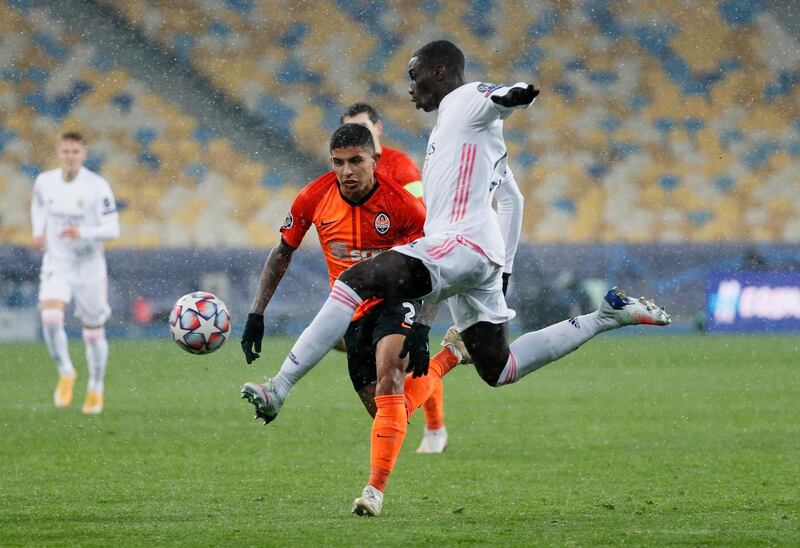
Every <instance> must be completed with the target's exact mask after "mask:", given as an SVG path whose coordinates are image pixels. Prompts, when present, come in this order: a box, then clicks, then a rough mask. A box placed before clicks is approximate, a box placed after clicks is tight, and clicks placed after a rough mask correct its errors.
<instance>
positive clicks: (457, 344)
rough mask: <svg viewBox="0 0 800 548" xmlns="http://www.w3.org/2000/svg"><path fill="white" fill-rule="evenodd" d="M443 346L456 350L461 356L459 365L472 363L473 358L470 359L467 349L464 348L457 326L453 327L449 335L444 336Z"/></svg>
mask: <svg viewBox="0 0 800 548" xmlns="http://www.w3.org/2000/svg"><path fill="white" fill-rule="evenodd" d="M442 346H443V347H445V348H447V347H450V349H451V350H453V349H455V350H457V351H458V353H459V354H461V361H460V362H458V363H460V364H464V363H472V358H470V357H469V352H468V351H467V347H466V346H464V341H462V340H461V335H460V334H459V333H458V331H456V326H454V325H451V326H450V328H449V329H448V330H447V333H445V334H444V338H443V339H442Z"/></svg>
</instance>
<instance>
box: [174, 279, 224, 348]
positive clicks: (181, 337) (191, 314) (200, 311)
mask: <svg viewBox="0 0 800 548" xmlns="http://www.w3.org/2000/svg"><path fill="white" fill-rule="evenodd" d="M169 330H170V332H171V333H172V339H173V340H174V341H175V342H176V343H177V344H178V346H180V347H181V348H183V349H184V350H186V351H187V352H191V353H192V354H210V353H211V352H216V351H217V350H219V349H220V347H221V346H222V345H223V344H224V343H225V341H226V340H227V338H228V335H229V334H230V332H231V315H230V312H228V307H227V306H225V303H224V302H222V300H220V299H219V298H217V297H216V296H214V295H213V294H211V293H208V292H206V291H195V292H193V293H189V294H188V295H184V296H183V297H181V298H180V299H178V302H176V303H175V306H173V307H172V312H170V315H169Z"/></svg>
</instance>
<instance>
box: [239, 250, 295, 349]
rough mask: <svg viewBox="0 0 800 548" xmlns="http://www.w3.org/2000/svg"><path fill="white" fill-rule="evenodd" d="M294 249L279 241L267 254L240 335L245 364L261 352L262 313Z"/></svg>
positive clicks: (289, 261)
mask: <svg viewBox="0 0 800 548" xmlns="http://www.w3.org/2000/svg"><path fill="white" fill-rule="evenodd" d="M293 254H294V248H293V247H291V246H289V245H287V244H286V242H284V241H283V240H281V241H280V242H279V243H278V245H276V246H275V247H273V248H272V251H270V252H269V256H268V257H267V260H266V261H265V262H264V268H262V269H261V277H260V278H259V280H258V288H257V289H256V296H255V297H254V298H253V304H252V306H251V307H250V313H249V314H248V315H247V323H246V324H245V326H244V333H243V334H242V351H243V352H244V357H245V359H246V360H247V363H253V361H255V360H256V359H257V358H258V357H259V356H260V352H261V340H262V339H263V338H264V311H265V310H266V309H267V305H268V304H269V301H270V300H272V296H273V295H274V294H275V290H276V289H277V288H278V284H280V282H281V280H282V279H283V275H284V274H286V270H287V269H288V268H289V264H290V263H291V262H292V255H293Z"/></svg>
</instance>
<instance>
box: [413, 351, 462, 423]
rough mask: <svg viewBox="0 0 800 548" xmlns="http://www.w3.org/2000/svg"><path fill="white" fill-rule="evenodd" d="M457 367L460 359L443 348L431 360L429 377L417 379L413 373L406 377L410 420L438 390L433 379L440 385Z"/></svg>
mask: <svg viewBox="0 0 800 548" xmlns="http://www.w3.org/2000/svg"><path fill="white" fill-rule="evenodd" d="M456 365H458V358H456V357H455V355H454V354H453V353H452V352H450V350H448V349H447V348H442V350H441V352H439V353H438V354H436V355H435V356H434V357H432V358H431V363H430V367H429V368H428V374H427V375H424V376H422V377H417V378H416V379H415V378H413V377H412V376H411V373H409V374H408V375H406V381H405V386H404V387H403V393H404V394H405V396H406V409H407V410H408V418H409V419H410V418H411V415H413V414H414V411H416V410H417V408H418V407H419V406H420V405H422V404H423V402H425V401H427V400H428V398H430V397H431V393H432V392H433V391H434V390H435V389H436V383H435V381H433V379H434V378H436V379H439V381H440V383H439V384H441V379H442V378H444V376H445V375H447V374H448V373H449V372H450V370H451V369H453V368H454V367H455V366H456ZM443 418H444V417H443Z"/></svg>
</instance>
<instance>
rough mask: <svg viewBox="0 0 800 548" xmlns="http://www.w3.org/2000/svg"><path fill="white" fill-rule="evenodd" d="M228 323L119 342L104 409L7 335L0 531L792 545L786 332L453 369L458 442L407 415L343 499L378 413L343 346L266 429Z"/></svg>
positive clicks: (62, 539)
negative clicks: (88, 410) (205, 349)
mask: <svg viewBox="0 0 800 548" xmlns="http://www.w3.org/2000/svg"><path fill="white" fill-rule="evenodd" d="M290 342H291V341H289V340H286V339H278V340H272V341H271V342H268V343H267V344H266V345H265V349H264V352H263V353H262V358H261V359H260V360H259V361H258V362H256V365H255V367H253V366H247V365H246V364H244V363H243V358H242V357H241V356H240V351H239V348H238V346H237V344H236V343H235V342H231V343H229V344H228V345H226V346H225V347H224V348H223V349H222V350H220V351H219V352H217V353H216V354H213V355H210V356H191V355H189V354H186V353H184V352H182V351H181V350H180V349H178V348H177V347H176V346H175V345H174V344H173V343H171V342H152V341H148V342H134V341H130V342H113V343H112V346H111V366H110V369H109V372H108V376H107V379H106V386H107V389H106V411H105V412H104V413H103V414H102V415H100V416H96V417H95V416H84V415H83V414H82V413H81V412H80V406H81V403H82V399H83V396H84V394H85V380H86V373H85V362H84V360H83V357H82V355H83V348H82V345H81V344H80V343H76V344H74V345H73V346H72V348H71V350H72V356H73V360H74V361H75V365H76V368H77V369H78V372H79V380H78V383H77V385H76V394H75V401H74V402H73V404H72V407H71V408H69V409H66V410H56V409H55V408H54V407H53V404H52V392H53V388H54V386H55V381H56V375H55V368H54V366H53V365H52V363H51V361H50V359H49V357H48V356H47V354H46V351H45V348H44V346H43V345H42V344H4V345H0V356H2V359H0V378H2V379H3V381H2V383H0V431H1V432H2V444H0V470H2V479H0V544H3V545H7V544H23V543H36V544H43V543H51V544H59V545H63V544H82V545H89V544H98V545H99V544H102V545H109V544H122V545H145V544H153V543H155V544H165V543H172V544H185V545H188V544H195V545H231V544H233V545H238V544H248V545H253V544H259V545H272V544H274V545H289V544H304V545H331V544H333V545H364V544H366V545H375V544H383V545H400V544H415V545H419V544H429V543H434V542H436V543H440V542H441V543H445V544H483V543H487V544H495V545H511V544H518V545H530V544H544V545H563V544H578V545H593V544H621V543H633V544H638V545H663V544H693V545H701V544H719V545H752V544H756V543H770V544H771V543H774V544H794V543H795V542H797V540H798V538H800V536H799V531H800V512H799V510H800V495H799V494H798V487H797V486H798V483H797V481H798V463H800V441H798V440H800V406H798V386H800V364H798V359H797V356H798V345H800V339H798V338H797V337H721V336H720V337H685V338H684V337H665V338H659V337H651V336H645V337H600V338H598V339H595V340H594V341H591V342H590V343H588V344H587V345H586V346H585V347H584V348H582V349H580V350H579V351H577V352H576V353H574V354H572V355H571V356H568V357H567V358H565V359H564V360H562V361H561V362H559V363H557V364H553V365H550V366H548V367H546V368H544V369H542V370H541V371H538V372H536V373H535V374H533V375H532V376H530V377H529V378H526V379H524V380H523V381H521V382H520V383H518V384H517V385H514V386H510V387H505V388H502V389H490V388H488V387H487V386H485V385H484V384H483V383H482V382H481V381H480V379H479V378H478V376H477V375H476V374H475V372H474V371H473V370H472V368H471V367H468V366H466V367H459V368H457V369H456V370H454V371H453V373H452V374H451V375H450V376H449V377H448V378H447V380H446V383H445V397H446V410H447V420H446V422H447V426H448V429H449V431H450V447H449V448H448V450H447V451H446V452H445V453H444V454H443V455H416V454H415V453H414V449H415V448H416V446H417V444H418V443H419V439H420V434H421V430H422V415H421V412H420V413H418V415H416V416H415V417H414V418H413V419H412V422H411V425H410V426H409V433H408V436H407V438H406V444H405V446H404V448H403V451H402V453H401V454H400V458H399V460H398V465H397V468H396V470H395V474H394V475H393V476H392V479H391V482H390V484H389V488H388V491H387V498H386V501H385V503H384V516H383V517H381V518H378V519H366V518H357V517H355V516H353V515H351V514H350V513H349V512H350V506H351V502H352V500H353V498H354V497H356V496H357V495H358V494H359V493H360V491H361V488H362V487H363V485H364V482H365V481H366V480H367V477H368V473H369V430H370V425H371V421H370V419H369V418H368V416H367V414H366V412H365V411H364V410H363V408H362V407H361V405H360V403H359V401H358V399H357V396H356V395H355V393H354V392H353V391H352V388H351V386H350V383H349V380H348V378H347V372H346V367H345V364H344V357H343V355H342V354H338V353H336V354H331V355H330V356H329V357H327V358H326V359H325V361H324V362H323V363H322V364H321V365H320V366H319V367H318V368H317V369H316V370H314V371H313V372H312V373H310V374H309V375H308V377H307V378H306V379H304V380H303V381H302V382H301V383H300V384H299V385H298V386H297V387H296V389H295V390H294V391H293V393H292V394H291V395H290V397H289V399H288V400H287V403H286V405H285V406H284V408H283V410H282V412H281V416H280V417H279V418H278V420H277V421H276V422H275V423H273V424H272V425H270V426H268V427H264V426H263V425H259V424H256V423H255V422H252V421H251V420H250V415H251V408H250V406H249V405H247V404H246V403H245V402H244V401H242V400H239V387H240V385H241V384H242V382H244V381H247V380H253V379H260V378H261V377H262V376H263V374H264V373H265V372H266V371H267V370H268V371H269V372H274V371H275V370H276V368H277V363H278V360H279V358H280V357H281V356H282V355H284V353H285V352H286V351H287V350H288V348H289V344H290Z"/></svg>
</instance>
